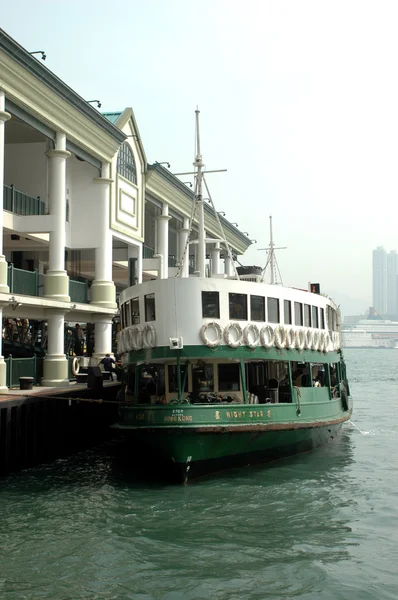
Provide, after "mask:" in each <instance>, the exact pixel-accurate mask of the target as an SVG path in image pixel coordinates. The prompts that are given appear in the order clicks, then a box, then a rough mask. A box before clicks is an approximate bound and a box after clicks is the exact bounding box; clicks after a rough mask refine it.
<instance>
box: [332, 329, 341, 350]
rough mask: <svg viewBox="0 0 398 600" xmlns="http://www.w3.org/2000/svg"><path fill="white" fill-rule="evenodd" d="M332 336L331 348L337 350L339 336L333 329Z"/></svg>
mask: <svg viewBox="0 0 398 600" xmlns="http://www.w3.org/2000/svg"><path fill="white" fill-rule="evenodd" d="M333 337H334V339H333V348H334V349H335V350H338V349H339V348H340V336H339V334H338V332H337V331H335V332H334V333H333Z"/></svg>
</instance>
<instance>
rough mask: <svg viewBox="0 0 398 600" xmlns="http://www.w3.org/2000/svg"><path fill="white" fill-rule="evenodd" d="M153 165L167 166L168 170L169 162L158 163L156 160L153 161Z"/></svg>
mask: <svg viewBox="0 0 398 600" xmlns="http://www.w3.org/2000/svg"><path fill="white" fill-rule="evenodd" d="M155 165H167V168H168V169H170V163H169V162H158V161H157V160H155Z"/></svg>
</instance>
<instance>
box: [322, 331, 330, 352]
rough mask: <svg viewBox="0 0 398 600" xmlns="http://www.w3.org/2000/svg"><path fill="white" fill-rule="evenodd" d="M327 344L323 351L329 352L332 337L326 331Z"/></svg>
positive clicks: (325, 343)
mask: <svg viewBox="0 0 398 600" xmlns="http://www.w3.org/2000/svg"><path fill="white" fill-rule="evenodd" d="M324 339H325V342H324V345H323V351H324V352H329V346H330V335H329V333H328V332H327V331H325V338H324Z"/></svg>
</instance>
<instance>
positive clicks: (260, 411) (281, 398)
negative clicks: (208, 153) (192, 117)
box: [115, 111, 352, 483]
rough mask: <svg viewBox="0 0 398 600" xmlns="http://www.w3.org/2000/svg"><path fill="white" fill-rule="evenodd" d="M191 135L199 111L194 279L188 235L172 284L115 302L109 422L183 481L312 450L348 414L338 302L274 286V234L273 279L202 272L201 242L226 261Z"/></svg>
mask: <svg viewBox="0 0 398 600" xmlns="http://www.w3.org/2000/svg"><path fill="white" fill-rule="evenodd" d="M199 140H200V137H199V111H196V156H195V161H194V175H195V200H194V207H193V211H192V217H191V227H190V229H192V223H193V218H194V215H195V213H196V214H197V215H198V228H199V236H198V242H197V243H198V247H197V255H198V264H197V272H195V273H193V274H192V275H191V276H189V275H188V273H187V271H188V270H187V269H184V263H185V260H188V256H189V252H188V247H189V240H187V246H186V248H185V252H184V255H183V256H184V257H183V260H182V264H181V265H180V268H179V270H178V272H177V276H176V277H173V278H168V279H158V280H152V281H147V282H144V283H141V284H138V285H134V286H131V287H130V288H128V289H126V290H125V291H123V292H122V294H121V295H120V300H119V302H120V314H121V326H122V329H121V331H120V333H119V339H118V353H119V356H120V360H121V365H122V367H123V369H124V375H125V379H124V385H123V387H122V391H123V394H124V396H123V397H122V399H121V404H120V408H119V420H118V423H117V424H116V425H115V427H116V428H117V429H118V430H119V431H121V432H123V434H124V438H125V441H126V443H127V445H126V448H127V450H126V451H127V452H128V453H129V454H128V456H127V458H128V460H129V461H130V462H131V463H132V464H135V465H137V464H139V465H144V464H145V466H146V468H148V469H151V470H154V469H155V470H156V471H158V472H160V473H162V475H163V476H164V475H167V476H168V477H171V478H172V479H173V480H176V481H178V482H185V483H186V482H187V481H188V480H190V479H191V478H195V477H197V476H200V475H203V474H205V473H212V472H215V471H218V470H220V469H224V468H226V467H231V466H239V465H248V464H253V463H259V462H265V461H267V460H270V459H274V458H278V457H281V456H285V455H293V454H295V453H297V452H304V451H307V450H310V449H312V448H314V447H315V446H319V445H321V444H324V443H326V442H328V441H329V440H332V439H333V438H334V437H335V436H336V435H337V434H338V433H339V431H340V429H341V427H342V424H343V423H344V421H347V420H348V419H349V418H350V416H351V413H352V399H351V396H350V391H349V385H348V381H347V375H346V366H345V363H344V359H343V355H342V352H341V343H340V340H341V331H340V322H339V319H340V317H339V312H338V310H337V307H336V305H335V304H334V302H333V301H332V300H331V299H329V298H328V297H326V296H324V295H321V294H319V293H313V292H312V291H306V290H299V289H293V288H289V287H284V286H282V285H276V284H275V281H274V277H273V274H274V268H275V265H274V244H273V241H272V228H271V242H270V248H269V256H268V262H269V263H270V264H269V266H270V267H271V283H266V282H265V281H264V276H265V271H264V270H262V269H261V268H260V269H259V268H254V269H250V268H249V269H248V268H246V269H245V268H243V269H242V268H241V269H236V268H235V275H234V276H226V275H225V274H220V273H218V272H217V270H216V271H215V270H214V269H213V272H211V271H210V272H209V270H208V269H207V268H206V266H207V265H206V244H210V243H212V244H222V245H223V246H224V248H225V252H226V253H229V254H230V258H231V260H232V258H233V257H232V255H231V253H230V249H229V247H228V245H227V243H226V240H225V236H224V235H223V232H222V227H221V224H220V239H217V240H216V239H212V240H209V239H206V235H205V228H204V219H203V195H202V187H203V186H205V187H206V190H207V195H209V190H208V187H207V183H206V179H205V174H206V170H205V167H204V164H203V161H202V156H201V152H200V141H199ZM209 197H210V201H211V204H212V206H213V208H214V205H213V201H212V198H211V196H210V195H209ZM215 214H216V215H217V213H216V211H215ZM239 271H240V273H239ZM316 291H318V290H316Z"/></svg>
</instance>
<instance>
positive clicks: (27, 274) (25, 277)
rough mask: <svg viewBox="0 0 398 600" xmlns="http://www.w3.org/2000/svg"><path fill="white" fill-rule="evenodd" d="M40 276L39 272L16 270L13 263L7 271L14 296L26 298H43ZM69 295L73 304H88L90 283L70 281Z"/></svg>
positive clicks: (8, 283)
mask: <svg viewBox="0 0 398 600" xmlns="http://www.w3.org/2000/svg"><path fill="white" fill-rule="evenodd" d="M40 277H41V276H40V275H39V273H38V272H37V271H25V270H24V269H16V268H15V267H14V265H13V264H12V263H11V264H9V265H8V270H7V285H8V287H9V288H10V293H12V294H23V295H24V296H41V295H42V293H41V294H40V293H39V289H40V284H39V279H40ZM69 295H70V299H71V301H72V302H80V303H82V304H87V303H88V281H87V280H81V281H75V280H74V279H70V280H69Z"/></svg>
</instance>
